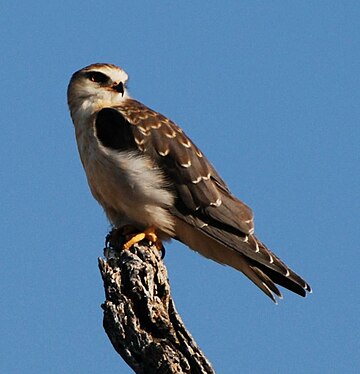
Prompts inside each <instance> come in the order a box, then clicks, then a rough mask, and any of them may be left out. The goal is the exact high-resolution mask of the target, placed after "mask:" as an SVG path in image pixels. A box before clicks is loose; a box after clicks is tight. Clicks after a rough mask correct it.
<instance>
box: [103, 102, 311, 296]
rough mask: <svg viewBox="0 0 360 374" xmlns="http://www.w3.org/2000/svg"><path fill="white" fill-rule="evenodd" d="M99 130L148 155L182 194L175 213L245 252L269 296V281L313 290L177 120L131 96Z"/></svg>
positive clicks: (108, 113)
mask: <svg viewBox="0 0 360 374" xmlns="http://www.w3.org/2000/svg"><path fill="white" fill-rule="evenodd" d="M96 128H97V134H98V137H99V138H101V137H103V140H102V142H103V143H104V145H105V143H106V142H107V146H110V147H112V148H115V149H130V148H131V149H137V150H138V151H139V152H142V153H144V154H148V155H149V156H150V157H151V158H152V159H153V160H154V162H155V164H156V166H157V167H160V168H161V169H162V170H163V171H164V173H165V174H166V176H167V177H168V180H169V181H170V183H171V185H172V188H173V189H174V190H175V192H176V195H177V199H176V202H175V206H174V207H173V208H172V214H173V215H174V216H175V217H178V218H179V219H180V220H182V221H184V222H186V223H187V224H189V225H191V226H192V227H194V228H195V229H196V230H199V231H201V232H202V233H204V234H205V235H206V236H208V237H210V238H212V239H213V240H215V241H217V242H218V243H221V244H222V245H224V248H225V247H226V248H225V249H224V250H230V251H234V252H236V253H239V255H241V256H242V260H243V261H245V263H246V265H247V266H248V267H249V268H250V269H251V274H250V275H249V274H247V273H246V271H245V272H244V273H245V274H246V275H247V276H248V277H249V278H250V279H251V280H252V281H253V282H254V283H256V284H257V285H258V286H259V287H260V288H261V289H262V290H263V291H264V292H265V293H266V294H268V296H270V294H271V292H267V289H266V287H265V289H264V286H263V284H264V283H265V284H266V285H267V287H268V288H270V290H271V291H272V292H274V293H275V294H277V295H279V296H280V295H281V293H280V292H279V290H278V289H277V288H276V286H275V284H274V283H278V284H280V285H282V286H284V287H286V288H288V289H290V290H292V291H293V292H296V293H298V294H299V295H302V296H305V294H306V291H310V286H309V285H308V284H307V283H306V282H305V281H304V280H303V279H302V278H300V277H299V276H298V275H297V274H296V273H294V272H293V271H291V270H290V269H289V268H288V267H287V266H286V265H285V264H284V263H283V262H282V261H281V260H280V259H278V258H277V257H276V256H275V255H274V254H272V253H271V252H270V251H269V250H268V249H267V248H266V246H265V245H264V244H263V243H261V242H260V241H259V240H258V239H257V238H256V237H255V236H254V235H253V232H254V226H253V214H252V211H251V209H250V208H249V207H248V206H246V205H245V204H244V203H242V202H241V201H240V200H238V199H237V198H235V197H234V196H233V195H232V194H231V193H230V191H229V188H228V187H227V185H226V183H225V182H224V181H223V180H222V178H221V177H220V176H219V174H218V173H217V172H216V171H215V169H214V168H213V166H212V165H211V163H210V162H209V161H208V160H207V159H206V157H205V156H204V155H203V154H202V153H201V151H200V150H199V149H198V148H197V147H196V145H195V144H194V143H192V141H191V140H190V139H189V138H188V137H187V136H186V135H185V134H184V132H183V131H182V130H181V129H180V128H179V127H178V126H177V125H176V124H175V123H174V122H172V121H170V120H169V119H168V118H166V117H164V116H163V115H161V114H159V113H157V112H155V111H153V110H151V109H149V108H147V107H146V106H144V105H143V104H141V103H139V102H137V101H135V100H132V99H129V100H127V101H126V102H125V104H123V105H122V106H119V107H116V108H105V109H102V110H101V111H100V112H99V113H98V116H97V120H96ZM100 140H101V139H100ZM195 249H196V248H195ZM220 262H222V261H220ZM225 263H226V262H225ZM229 265H230V266H232V264H231V263H230V264H229ZM234 267H235V266H234ZM250 269H249V270H250ZM270 297H272V296H270ZM272 298H273V297H272Z"/></svg>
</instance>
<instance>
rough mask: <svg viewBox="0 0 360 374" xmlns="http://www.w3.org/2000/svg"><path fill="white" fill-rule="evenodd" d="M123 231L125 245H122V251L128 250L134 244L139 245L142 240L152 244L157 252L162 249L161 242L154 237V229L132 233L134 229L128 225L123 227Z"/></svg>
mask: <svg viewBox="0 0 360 374" xmlns="http://www.w3.org/2000/svg"><path fill="white" fill-rule="evenodd" d="M123 230H124V235H125V240H126V242H125V244H124V245H123V249H130V248H131V247H132V246H133V245H134V244H136V243H139V242H141V241H142V240H144V239H147V240H148V241H149V242H151V243H154V244H155V246H156V248H157V249H159V250H162V248H163V245H162V242H161V240H160V239H159V238H158V236H157V235H156V232H155V227H152V226H151V227H149V228H147V229H146V230H144V231H143V232H140V233H134V229H133V227H132V226H130V225H128V226H125V227H124V228H123Z"/></svg>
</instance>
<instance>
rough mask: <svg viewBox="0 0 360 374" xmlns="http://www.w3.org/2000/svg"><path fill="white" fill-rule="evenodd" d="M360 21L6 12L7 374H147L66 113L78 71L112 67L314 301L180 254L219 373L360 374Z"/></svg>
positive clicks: (230, 14)
mask: <svg viewBox="0 0 360 374" xmlns="http://www.w3.org/2000/svg"><path fill="white" fill-rule="evenodd" d="M359 17H360V4H359V2H357V1H346V2H340V1H317V2H315V1H313V2H300V1H291V2H290V1H289V2H286V1H271V2H270V1H228V2H224V1H221V2H220V1H212V2H207V3H205V2H203V1H202V2H200V1H191V2H190V1H182V2H181V3H180V2H178V3H175V2H165V1H159V2H146V1H138V2H124V1H107V2H99V1H91V0H89V1H86V2H85V1H78V2H74V1H69V0H66V1H61V2H60V1H58V2H55V1H43V0H41V1H37V2H25V1H17V2H16V1H13V2H10V1H4V2H2V3H1V5H0V39H1V46H2V48H1V58H0V61H1V68H2V77H1V83H2V84H1V89H0V95H1V97H0V100H1V103H2V105H1V140H2V146H1V147H0V159H1V160H2V166H1V168H0V196H1V197H0V199H1V200H0V206H1V212H2V214H1V216H0V238H1V248H2V260H1V271H0V282H1V285H2V295H1V298H0V307H1V318H0V335H1V340H0V356H1V359H0V371H1V372H2V373H49V372H50V373H104V372H107V371H113V370H116V371H117V372H121V373H131V370H130V369H129V368H128V367H127V366H126V365H125V364H124V363H123V362H122V360H121V359H120V358H119V357H118V356H117V355H116V353H115V351H114V350H113V348H112V346H111V344H110V342H109V341H108V338H107V336H106V335H105V333H104V331H103V329H102V310H101V308H100V304H101V303H102V302H103V300H104V293H103V287H102V282H101V277H100V274H99V271H98V268H97V257H98V256H101V255H102V248H103V242H104V237H105V235H106V233H107V232H108V229H109V225H108V223H107V221H106V218H105V216H104V214H103V212H102V210H101V208H100V207H99V206H98V205H97V203H96V202H95V201H94V200H93V198H92V197H91V195H90V192H89V189H88V186H87V183H86V179H85V175H84V173H83V170H82V167H81V164H80V161H79V157H78V153H77V149H76V144H75V139H74V131H73V126H72V123H71V120H70V117H69V114H68V109H67V105H66V88H67V84H68V81H69V79H70V76H71V74H72V73H73V72H74V71H75V70H78V69H79V68H81V67H83V66H85V65H88V64H90V63H93V62H112V63H115V64H117V65H120V66H122V67H123V68H124V69H125V70H126V71H127V72H128V73H129V75H130V90H131V93H132V95H133V97H135V98H137V99H138V100H141V101H142V102H144V103H145V104H147V105H148V106H150V107H152V108H153V109H155V110H158V111H160V112H162V113H163V114H165V115H167V116H169V117H170V118H172V119H173V120H175V121H176V122H177V123H178V124H180V125H181V126H182V127H183V128H184V129H185V131H186V132H187V134H188V135H189V136H190V137H191V138H192V139H193V140H194V141H195V142H196V143H197V144H198V145H199V147H200V148H201V149H202V150H203V152H204V153H205V154H206V155H207V156H208V158H209V159H210V160H211V161H212V162H213V164H214V165H215V166H216V167H217V169H218V170H219V172H220V174H221V175H222V176H223V178H224V179H225V180H226V181H227V182H228V184H229V186H230V187H231V189H232V191H233V192H234V193H235V194H236V195H237V196H239V197H240V198H241V199H243V200H244V201H245V202H247V203H248V204H249V205H250V206H251V207H252V208H253V210H254V213H255V223H256V231H257V234H258V236H259V237H260V238H261V239H262V240H263V241H264V242H265V243H267V244H268V246H269V247H270V248H271V249H272V250H273V251H274V252H275V253H277V254H278V255H279V256H280V257H281V258H282V259H283V260H284V261H285V262H286V263H288V264H289V265H290V266H291V267H292V268H293V269H294V270H296V271H297V272H298V273H299V274H301V275H302V276H304V277H305V278H306V280H308V281H309V283H310V284H311V285H312V287H313V289H314V293H313V294H312V295H310V296H309V297H307V298H306V299H302V298H300V297H298V296H296V295H292V294H290V293H289V292H286V291H284V296H285V298H284V300H283V301H281V302H280V304H279V305H278V306H275V305H273V303H272V302H271V301H270V300H268V299H267V298H266V297H265V296H264V295H263V294H262V293H261V292H260V291H258V289H257V288H256V287H255V286H253V285H252V284H251V282H249V281H248V280H247V279H246V278H245V277H244V276H242V275H241V274H240V273H237V272H235V271H233V270H231V269H229V268H225V267H222V266H220V265H218V264H215V263H212V262H211V261H208V260H205V259H204V258H201V257H200V256H199V255H197V254H196V253H194V252H191V251H190V250H188V249H187V248H185V247H184V246H182V245H181V244H179V243H175V242H174V243H172V244H170V245H167V255H166V258H165V262H166V265H167V268H168V271H169V276H170V280H171V286H172V294H173V297H174V299H175V302H176V306H177V308H178V310H179V312H180V313H181V315H182V318H183V319H184V321H185V323H186V325H187V327H188V328H189V330H190V331H191V332H192V334H193V336H194V337H195V339H196V341H197V342H198V344H199V345H200V347H201V348H202V349H203V351H204V352H205V353H206V355H207V357H208V358H209V360H210V361H211V362H212V363H213V365H214V367H215V369H216V370H217V372H218V373H225V374H226V373H240V372H241V373H264V372H266V373H290V372H291V373H295V374H296V373H345V372H346V373H358V372H359V371H360V344H359V335H360V324H359V315H360V292H359V281H358V268H359V265H360V260H359V242H360V235H359V228H358V224H359V220H360V204H359V185H360V173H359V161H360V152H359V143H360V127H359V119H360V110H359V107H360V106H359V102H360V90H359V87H360V81H359V76H360V69H359V66H360V64H359V61H360V28H359Z"/></svg>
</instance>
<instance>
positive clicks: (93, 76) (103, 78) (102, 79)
mask: <svg viewBox="0 0 360 374" xmlns="http://www.w3.org/2000/svg"><path fill="white" fill-rule="evenodd" d="M87 77H88V78H89V79H90V80H91V81H92V82H96V83H106V82H107V81H108V80H109V77H108V76H107V75H105V74H103V73H100V72H99V71H91V72H90V73H87Z"/></svg>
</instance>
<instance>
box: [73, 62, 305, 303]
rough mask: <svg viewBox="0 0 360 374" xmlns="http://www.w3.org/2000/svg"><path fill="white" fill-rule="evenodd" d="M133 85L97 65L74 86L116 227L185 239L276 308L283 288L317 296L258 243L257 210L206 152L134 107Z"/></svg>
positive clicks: (78, 121) (94, 175) (79, 123)
mask: <svg viewBox="0 0 360 374" xmlns="http://www.w3.org/2000/svg"><path fill="white" fill-rule="evenodd" d="M127 80H128V75H127V73H126V72H125V71H124V70H123V69H121V68H119V67H117V66H115V65H112V64H105V63H104V64H99V63H97V64H92V65H89V66H87V67H85V68H83V69H81V70H79V71H77V72H75V73H74V74H73V76H72V78H71V80H70V83H69V86H68V104H69V108H70V113H71V117H72V120H73V123H74V126H75V133H76V139H77V144H78V149H79V153H80V157H81V161H82V164H83V166H84V169H85V172H86V176H87V179H88V183H89V186H90V189H91V192H92V194H93V196H94V197H95V199H96V200H97V201H98V202H99V203H100V204H101V205H102V207H103V208H104V211H105V213H106V215H107V217H108V219H109V221H110V222H111V224H112V225H113V226H114V227H115V228H121V227H124V226H127V225H131V226H132V227H135V228H136V229H137V230H138V232H142V233H145V235H146V236H147V237H149V238H153V239H154V240H157V238H158V239H159V240H168V239H171V238H174V239H177V240H179V241H180V242H182V243H184V244H186V245H187V246H188V247H190V248H192V249H193V250H195V251H197V252H199V253H200V254H202V255H203V256H205V257H207V258H209V259H212V260H214V261H216V262H218V263H221V264H225V265H229V266H231V267H233V268H235V269H237V270H239V271H241V272H243V273H244V274H245V275H246V276H247V277H248V278H249V279H250V280H251V281H252V282H254V283H255V284H256V286H258V287H259V288H260V289H261V290H262V291H263V292H264V293H265V294H266V295H267V296H269V297H270V298H271V299H272V300H273V301H274V302H276V298H275V296H278V297H280V298H281V297H282V295H281V293H280V291H279V289H278V287H277V286H276V284H278V285H280V286H282V287H285V288H287V289H289V290H291V291H293V292H295V293H297V294H299V295H301V296H305V295H306V294H307V292H311V288H310V286H309V285H308V284H307V283H306V282H305V280H303V279H302V278H301V277H300V276H299V275H297V274H296V273H295V272H294V271H292V270H291V269H290V268H289V267H288V266H287V265H285V264H284V263H283V262H282V261H281V260H280V259H279V258H278V257H277V256H276V255H275V254H273V253H272V252H271V251H270V250H269V249H268V248H267V247H266V246H265V245H264V244H263V243H262V242H261V241H260V240H259V239H258V238H257V237H256V236H255V234H254V223H253V214H252V211H251V209H250V208H249V207H248V206H247V205H245V204H244V203H243V202H241V201H240V200H238V199H237V198H236V197H235V196H234V195H233V194H232V193H231V192H230V190H229V188H228V186H227V185H226V183H225V182H224V180H223V179H222V178H221V177H220V175H219V174H218V172H217V171H216V170H215V169H214V167H213V166H212V165H211V163H210V162H209V161H208V160H207V158H206V157H205V156H204V154H203V153H202V152H201V151H200V150H199V148H198V147H197V146H196V145H195V144H194V143H193V142H192V141H191V140H190V139H189V138H188V137H187V136H186V134H185V133H184V131H183V130H182V129H181V128H180V127H179V126H177V125H176V124H175V123H174V122H173V121H171V120H170V119H168V118H166V117H165V116H163V115H162V114H160V113H157V112H156V111H154V110H152V109H150V108H148V107H147V106H145V105H144V104H142V103H140V102H139V101H136V100H134V99H132V98H131V97H130V96H129V93H128V90H127V86H126V83H127ZM140 238H144V236H140ZM127 244H128V243H127ZM132 244H133V242H132V241H131V240H130V245H132ZM128 247H129V244H128ZM128 247H127V248H128Z"/></svg>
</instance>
